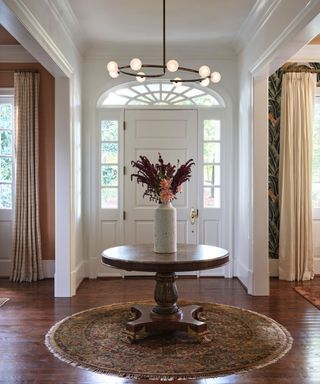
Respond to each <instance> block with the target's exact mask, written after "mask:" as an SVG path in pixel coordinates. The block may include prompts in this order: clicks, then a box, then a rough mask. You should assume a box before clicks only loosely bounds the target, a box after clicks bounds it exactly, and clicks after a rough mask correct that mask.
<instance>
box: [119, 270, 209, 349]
mask: <svg viewBox="0 0 320 384" xmlns="http://www.w3.org/2000/svg"><path fill="white" fill-rule="evenodd" d="M155 280H156V286H155V291H154V299H155V301H156V303H157V305H156V306H151V305H146V304H137V305H135V306H133V307H132V308H131V314H130V315H129V321H128V322H127V325H126V330H127V331H126V334H127V336H128V338H129V340H130V341H131V342H135V341H137V340H139V339H141V338H142V337H143V336H145V334H146V333H150V332H156V333H157V332H169V331H178V330H179V331H184V332H187V333H188V334H189V335H190V336H193V337H195V338H196V340H197V341H198V342H201V341H205V340H206V335H207V324H206V323H205V322H204V313H203V309H202V307H200V306H199V305H187V306H185V307H182V308H179V307H178V305H177V300H178V291H177V287H176V283H175V281H176V275H175V273H157V274H156V277H155Z"/></svg>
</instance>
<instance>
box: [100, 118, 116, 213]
mask: <svg viewBox="0 0 320 384" xmlns="http://www.w3.org/2000/svg"><path fill="white" fill-rule="evenodd" d="M100 124H101V125H100V153H101V182H100V186H101V208H102V209H108V208H118V200H119V122H118V121H117V120H101V123H100Z"/></svg>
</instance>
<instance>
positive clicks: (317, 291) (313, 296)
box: [293, 284, 320, 309]
mask: <svg viewBox="0 0 320 384" xmlns="http://www.w3.org/2000/svg"><path fill="white" fill-rule="evenodd" d="M293 289H294V290H295V291H296V292H298V293H299V294H300V295H301V296H303V297H304V298H305V299H306V300H308V301H309V302H310V303H311V304H313V305H314V306H315V307H317V308H318V309H320V287H319V286H312V284H310V285H309V286H305V285H297V286H296V287H293Z"/></svg>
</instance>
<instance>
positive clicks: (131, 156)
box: [90, 81, 233, 277]
mask: <svg viewBox="0 0 320 384" xmlns="http://www.w3.org/2000/svg"><path fill="white" fill-rule="evenodd" d="M226 99H228V98H227V97H226V98H225V97H222V96H221V94H219V93H218V92H216V91H213V90H211V89H207V88H206V89H204V88H202V87H199V86H196V85H183V86H181V87H177V88H176V87H174V86H173V85H172V84H171V83H169V82H165V81H163V82H159V81H157V82H155V81H152V82H147V83H144V84H140V83H128V84H124V85H121V86H117V87H114V88H112V89H110V90H108V91H106V92H104V93H103V94H102V95H101V96H100V97H99V99H98V102H97V124H96V132H95V135H94V137H95V150H94V152H95V154H94V157H95V159H94V160H93V161H92V164H93V167H94V171H95V172H96V175H98V177H97V178H96V179H97V180H96V183H95V185H94V186H92V199H93V201H92V206H93V207H94V209H93V211H94V222H95V227H96V238H95V241H94V243H95V247H93V249H92V250H90V253H91V258H90V260H91V265H90V271H91V276H90V277H96V276H103V275H104V276H112V275H119V273H121V272H119V271H117V270H113V269H110V270H108V269H107V268H106V267H102V266H101V267H100V265H99V262H98V261H99V257H98V256H97V258H96V261H94V256H93V255H94V254H95V255H100V253H101V251H102V250H103V249H105V248H106V247H110V246H114V245H118V244H132V243H146V242H152V232H153V206H154V204H152V203H151V202H149V201H148V200H147V199H143V198H142V195H143V191H142V189H141V187H140V186H137V185H136V184H135V183H133V182H131V180H130V174H131V173H132V169H131V165H130V164H131V161H132V160H136V159H137V158H138V156H139V155H142V154H144V155H147V156H148V157H149V158H150V160H152V161H156V160H157V156H158V153H159V152H161V154H162V155H163V157H164V160H165V161H170V162H171V163H173V164H175V163H176V162H177V160H180V161H181V162H185V161H187V160H188V159H190V158H193V159H194V160H195V162H196V167H195V168H194V169H193V171H192V178H191V181H190V182H189V183H186V184H187V185H186V186H185V191H184V192H183V193H182V194H181V196H179V198H178V199H177V200H175V201H174V205H175V206H176V207H177V210H178V242H182V243H184V242H185V243H202V244H211V245H216V246H222V247H225V248H227V249H229V250H231V249H232V224H231V215H232V196H231V194H230V190H231V184H232V161H233V160H232V156H231V155H230V153H232V151H231V152H230V151H229V149H231V148H232V135H231V134H230V131H231V128H232V127H231V121H230V120H229V118H228V117H229V116H231V115H232V107H231V104H230V102H229V101H228V103H226V101H225V100H226ZM190 208H195V209H197V210H198V220H197V222H196V224H191V223H190V220H189V215H190ZM94 264H95V265H94ZM128 274H130V273H128V272H122V276H124V275H128ZM135 274H136V273H135ZM202 274H204V275H220V276H228V277H231V276H232V275H233V272H232V263H230V264H229V266H228V267H224V268H221V269H220V270H219V269H216V270H214V271H206V272H201V275H202ZM199 275H200V273H199Z"/></svg>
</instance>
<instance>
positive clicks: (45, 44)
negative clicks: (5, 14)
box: [3, 0, 73, 77]
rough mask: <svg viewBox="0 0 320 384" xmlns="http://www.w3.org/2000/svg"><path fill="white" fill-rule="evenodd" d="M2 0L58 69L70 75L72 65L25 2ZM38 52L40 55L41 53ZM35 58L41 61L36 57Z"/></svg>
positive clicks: (21, 0)
mask: <svg viewBox="0 0 320 384" xmlns="http://www.w3.org/2000/svg"><path fill="white" fill-rule="evenodd" d="M3 2H4V3H5V4H6V5H7V7H8V8H9V9H10V10H11V12H12V13H13V14H14V15H15V17H16V18H17V19H18V20H19V21H20V23H21V24H22V25H23V26H24V28H25V29H26V30H27V31H28V32H29V33H30V35H31V36H32V37H33V39H34V40H35V41H36V42H37V43H38V44H39V45H40V47H41V48H42V49H43V50H44V52H46V53H47V54H48V55H49V57H50V58H51V59H52V60H53V61H54V62H55V64H56V65H57V66H58V67H59V68H60V70H61V71H62V72H63V73H64V74H65V75H66V76H68V77H71V75H72V73H73V67H72V65H71V64H70V63H69V61H68V60H67V59H66V57H65V56H64V54H63V53H62V52H61V50H60V49H59V48H58V46H57V45H56V44H55V42H54V41H53V40H52V38H51V37H50V36H49V34H48V33H47V32H46V30H45V29H44V28H43V27H42V25H41V24H40V23H39V21H38V20H37V18H36V17H35V16H34V15H33V13H32V12H31V11H30V9H29V7H28V6H27V5H26V4H25V2H24V1H23V0H3ZM39 54H40V55H41V54H42V53H39ZM36 59H37V60H38V61H39V62H41V60H40V59H39V58H38V57H36Z"/></svg>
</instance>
